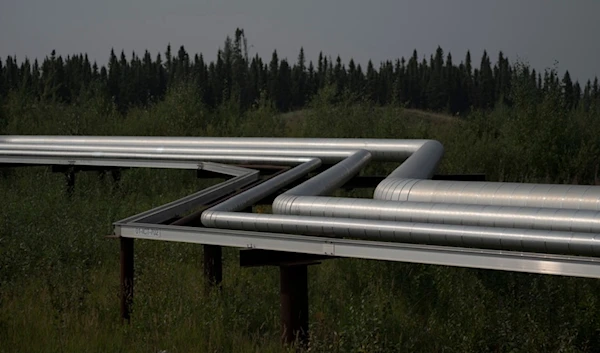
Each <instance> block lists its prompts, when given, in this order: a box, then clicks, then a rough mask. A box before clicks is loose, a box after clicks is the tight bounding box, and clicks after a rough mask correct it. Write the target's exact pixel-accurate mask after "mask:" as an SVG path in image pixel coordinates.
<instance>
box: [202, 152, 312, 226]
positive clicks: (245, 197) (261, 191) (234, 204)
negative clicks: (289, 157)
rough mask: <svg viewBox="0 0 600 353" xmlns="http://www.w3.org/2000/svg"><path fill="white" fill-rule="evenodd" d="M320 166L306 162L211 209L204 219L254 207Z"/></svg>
mask: <svg viewBox="0 0 600 353" xmlns="http://www.w3.org/2000/svg"><path fill="white" fill-rule="evenodd" d="M320 166H321V160H319V159H311V160H309V161H308V162H304V163H302V164H300V165H298V166H296V167H294V168H292V169H290V170H288V171H286V172H285V173H282V174H280V175H277V176H275V177H273V178H271V179H269V180H267V181H266V182H264V183H261V184H259V185H257V186H255V187H253V188H252V189H249V190H246V191H244V192H243V193H241V194H239V195H237V196H235V197H232V198H230V199H228V200H226V201H223V202H221V203H219V204H218V205H215V206H213V207H211V208H210V209H208V210H206V211H205V212H204V213H203V217H204V215H205V214H206V215H207V216H208V214H210V213H211V212H218V211H239V210H243V209H244V208H247V207H249V206H252V204H254V203H255V202H256V201H258V200H261V199H263V198H265V197H267V196H269V195H270V194H272V193H273V192H274V191H277V190H279V189H281V188H282V187H284V186H286V185H288V184H290V183H293V182H294V181H296V180H298V179H300V178H302V177H303V176H305V175H306V174H308V173H310V172H311V171H313V170H315V169H317V168H318V167H320Z"/></svg>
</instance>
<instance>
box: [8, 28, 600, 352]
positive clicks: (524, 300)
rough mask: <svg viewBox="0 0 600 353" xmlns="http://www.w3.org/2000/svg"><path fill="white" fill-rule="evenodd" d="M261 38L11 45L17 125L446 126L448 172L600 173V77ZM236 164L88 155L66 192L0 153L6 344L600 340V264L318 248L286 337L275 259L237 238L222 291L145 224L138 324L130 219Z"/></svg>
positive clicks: (348, 346) (378, 130) (289, 129)
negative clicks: (505, 267)
mask: <svg viewBox="0 0 600 353" xmlns="http://www.w3.org/2000/svg"><path fill="white" fill-rule="evenodd" d="M249 42H250V39H247V38H246V33H244V31H243V30H242V29H237V30H236V31H235V32H234V33H232V35H231V36H228V37H226V38H225V41H224V43H223V45H222V47H221V49H220V50H219V51H218V52H217V53H189V52H188V51H186V49H185V48H184V47H183V46H181V47H179V48H171V46H170V45H168V43H166V44H167V46H166V48H165V50H164V51H163V52H161V53H150V52H148V51H146V52H144V53H135V52H133V53H132V52H127V51H120V50H113V51H111V52H110V53H107V59H108V60H107V61H106V64H104V63H98V62H96V61H94V60H91V59H90V58H88V56H87V55H86V54H85V53H76V54H71V53H57V52H54V51H53V52H51V53H48V55H47V56H46V57H45V58H43V59H42V58H40V59H38V60H35V59H29V58H24V57H19V56H18V55H17V56H8V57H5V58H0V135H21V134H31V135H38V134H43V135H54V134H60V135H121V136H125V135H146V136H149V135H156V136H168V135H170V136H231V137H238V136H276V137H356V138H368V137H371V138H407V139H412V138H427V139H436V140H439V141H440V142H442V143H443V145H444V146H445V149H446V152H445V156H444V159H443V161H442V163H441V165H440V167H439V173H441V174H470V173H473V174H485V176H486V179H487V180H489V181H515V182H539V183H559V184H585V185H600V163H599V161H600V138H599V136H600V85H599V83H598V78H597V77H589V78H585V79H583V78H579V79H580V80H581V81H577V80H575V79H573V78H572V77H571V76H570V74H569V71H568V69H569V68H566V67H561V66H560V63H558V64H557V65H556V67H552V68H538V67H535V68H534V67H531V66H530V65H529V64H528V63H525V62H519V61H516V60H512V59H511V60H509V58H508V57H506V56H505V55H504V54H503V53H502V52H498V53H491V52H484V53H483V55H482V56H481V57H474V56H473V57H472V56H471V53H470V52H466V53H450V52H447V51H445V50H444V49H443V48H441V47H438V48H432V52H431V53H420V52H419V53H418V52H417V51H416V50H415V51H413V53H412V55H411V56H410V57H401V58H397V59H390V60H387V61H383V62H371V61H369V62H368V63H367V64H366V66H363V65H361V64H359V63H357V62H355V61H354V60H353V59H352V58H340V57H339V56H331V55H329V54H328V53H327V52H326V51H325V50H324V51H323V52H321V53H318V59H316V60H315V61H314V62H313V61H311V60H308V59H307V58H306V56H305V53H304V50H303V49H302V48H301V47H300V45H301V43H299V46H298V47H299V49H298V54H297V57H294V58H285V57H280V56H279V55H278V53H277V51H274V52H273V53H272V54H271V55H270V59H269V60H265V59H264V56H260V55H258V54H250V52H249V50H248V47H249ZM324 49H326V48H324ZM407 49H408V50H411V49H410V48H407ZM261 54H263V55H265V54H268V53H261ZM313 54H315V53H311V55H313ZM315 57H316V55H315ZM395 167H396V166H395V165H389V164H386V163H375V164H374V165H370V166H369V168H372V169H373V170H374V171H375V172H376V174H386V173H389V172H390V171H391V170H393V169H394V168H395ZM220 181H221V180H217V179H198V178H197V177H196V174H195V173H194V172H191V171H185V170H149V169H145V168H138V169H128V170H123V171H121V175H120V178H118V179H113V178H110V177H109V176H108V175H104V174H103V173H98V172H81V173H78V174H77V180H76V184H75V187H74V189H73V190H71V191H70V192H68V191H67V189H68V185H67V182H66V181H65V177H64V175H63V174H61V173H53V172H52V170H51V168H48V167H26V168H21V167H15V166H10V167H8V166H4V167H2V166H0V195H1V196H2V204H1V205H0V353H4V352H169V353H171V352H282V351H284V352H285V351H289V352H294V351H298V350H300V351H307V352H405V351H406V352H598V351H600V335H599V332H600V281H598V280H594V279H585V278H573V277H561V276H551V275H536V274H526V273H516V272H504V271H491V270H478V269H468V268H459V267H445V266H432V265H421V264H411V263H398V262H385V261H372V260H362V259H336V260H331V261H324V262H323V263H321V264H319V265H316V266H310V267H309V301H310V312H309V317H310V340H309V343H308V346H305V347H304V346H303V347H289V346H283V345H282V344H281V337H280V328H279V272H278V269H277V268H276V267H259V268H241V267H240V266H239V258H238V256H239V255H238V252H237V251H236V250H234V249H230V248H224V250H223V259H224V260H223V261H224V267H223V283H222V288H221V290H212V291H206V290H205V286H204V282H203V281H204V277H203V270H202V266H203V262H202V247H201V246H196V245H193V244H183V243H169V242H157V241H138V242H136V249H135V251H136V252H135V256H136V259H135V261H136V273H135V275H136V288H135V290H136V292H135V302H134V306H133V313H132V317H133V319H132V322H131V324H129V325H124V324H122V323H121V320H120V316H119V288H120V287H119V285H120V283H119V244H118V241H115V239H111V238H107V237H106V236H107V235H109V234H112V231H113V228H112V224H113V222H116V221H118V220H121V219H124V218H126V217H129V216H131V215H134V214H137V213H140V212H142V211H146V210H149V209H151V208H153V207H157V206H159V205H163V204H165V203H167V202H170V201H173V200H176V199H178V198H181V197H184V196H186V195H190V194H192V193H194V192H196V191H198V190H200V189H202V188H205V187H208V186H210V185H213V184H216V183H218V182H220ZM363 191H365V190H362V191H352V192H342V191H339V193H340V194H339V196H346V195H351V196H354V197H368V196H369V194H368V192H371V194H372V190H370V191H369V190H366V192H367V194H365V195H362V194H360V192H363ZM257 212H268V210H257Z"/></svg>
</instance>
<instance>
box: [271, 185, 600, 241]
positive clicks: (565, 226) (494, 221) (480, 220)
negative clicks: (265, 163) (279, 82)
mask: <svg viewBox="0 0 600 353" xmlns="http://www.w3.org/2000/svg"><path fill="white" fill-rule="evenodd" d="M273 213H276V214H284V215H300V216H311V217H336V218H355V219H373V220H384V221H401V222H417V223H440V224H457V225H465V226H482V227H505V228H523V229H541V230H559V231H572V232H585V233H600V212H598V211H589V210H571V209H555V208H533V207H511V206H485V205H484V206H482V205H460V204H459V205H457V204H444V203H428V202H412V201H384V200H372V199H349V198H340V197H323V196H295V195H286V194H282V195H280V196H279V197H277V198H276V199H275V202H274V203H273Z"/></svg>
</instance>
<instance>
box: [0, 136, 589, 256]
mask: <svg viewBox="0 0 600 353" xmlns="http://www.w3.org/2000/svg"><path fill="white" fill-rule="evenodd" d="M443 152H444V149H443V146H442V145H441V144H440V143H439V142H437V141H433V140H380V139H379V140H378V139H282V138H212V137H202V138H195V137H119V136H117V137H107V136H0V158H2V160H3V161H4V160H11V161H13V160H14V161H15V162H16V163H18V158H19V157H23V158H26V157H27V158H31V157H40V158H47V159H50V158H69V159H70V158H73V159H77V158H83V159H88V160H100V161H101V160H102V159H109V158H114V159H120V160H127V159H152V160H160V161H163V160H165V161H172V160H175V161H180V160H184V161H197V162H198V163H201V162H203V161H215V162H225V163H233V162H235V163H277V164H287V165H294V166H295V168H293V169H291V170H289V171H287V172H286V173H283V174H281V175H278V176H276V177H274V178H272V179H270V180H268V181H267V182H265V183H263V184H260V185H259V186H257V187H255V188H253V189H250V190H248V191H246V192H244V193H242V194H240V195H237V196H236V197H234V198H232V199H230V200H229V201H226V202H224V203H221V204H219V205H217V206H215V207H213V208H211V209H209V210H207V211H205V212H204V213H203V215H202V222H203V224H204V225H205V226H207V227H219V228H229V229H243V230H260V231H280V232H287V233H295V234H309V235H326V236H329V235H331V236H349V237H357V238H366V239H377V240H387V241H402V242H416V243H428V244H429V243H431V244H438V245H451V246H469V247H481V248H494V249H503V250H513V251H515V250H517V251H536V252H539V251H541V252H549V253H567V254H573V255H592V256H600V254H599V251H598V243H597V240H598V239H597V237H598V236H599V235H598V232H599V230H600V225H599V223H600V221H599V219H600V218H599V214H600V188H599V187H597V186H573V185H544V184H518V183H482V182H454V181H432V180H428V179H429V178H430V177H431V176H432V175H433V173H434V171H435V169H436V168H437V166H438V164H439V162H440V160H441V158H442V156H443ZM371 160H373V161H396V162H400V161H404V163H402V164H400V165H399V166H398V167H397V168H396V169H395V170H394V171H393V172H392V173H391V174H390V175H389V176H388V177H387V178H386V179H385V180H383V181H382V182H381V183H380V184H379V185H378V186H377V188H376V189H375V192H374V195H373V199H345V198H331V197H329V198H325V197H323V195H327V194H329V193H331V192H332V191H333V190H334V189H335V188H337V187H339V186H341V185H343V184H344V183H345V182H346V181H347V180H349V179H350V178H351V177H353V176H354V175H356V174H357V173H358V172H359V171H360V170H361V168H363V167H364V166H365V165H366V164H367V163H368V162H369V161H371ZM39 163H40V164H43V163H44V160H41V161H40V162H39ZM320 164H334V165H333V166H332V167H331V168H329V169H327V170H326V171H325V172H323V173H320V174H319V175H317V176H316V177H314V178H311V179H309V180H308V181H306V182H305V183H303V184H301V185H299V186H297V187H295V188H293V189H291V190H289V191H288V192H286V193H283V194H282V195H279V196H278V197H277V198H276V199H275V201H274V202H273V211H274V213H275V214H274V215H262V214H243V213H235V212H232V211H239V210H241V209H243V208H245V207H247V206H248V205H250V204H252V203H253V202H255V201H256V200H257V199H259V198H263V197H265V196H266V195H270V194H272V193H273V192H276V191H277V190H279V189H281V188H282V187H284V186H287V185H289V184H290V183H291V182H293V181H296V180H298V178H300V177H302V176H304V175H306V174H307V173H309V172H310V171H313V170H314V169H315V168H317V167H318V166H319V165H320ZM244 206H245V207H244Z"/></svg>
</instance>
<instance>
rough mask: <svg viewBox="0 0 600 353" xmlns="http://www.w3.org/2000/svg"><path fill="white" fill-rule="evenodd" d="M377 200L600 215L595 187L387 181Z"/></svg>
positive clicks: (381, 186)
mask: <svg viewBox="0 0 600 353" xmlns="http://www.w3.org/2000/svg"><path fill="white" fill-rule="evenodd" d="M377 188H378V189H379V192H376V193H375V195H374V198H375V199H381V200H394V201H415V202H433V203H455V204H471V205H497V206H518V207H538V208H540V207H541V208H566V209H575V210H593V211H600V187H599V186H591V185H553V184H522V183H499V182H476V181H473V182H462V181H447V180H418V179H396V178H390V179H385V180H384V181H383V182H381V184H380V185H379V186H378V187H377Z"/></svg>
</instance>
